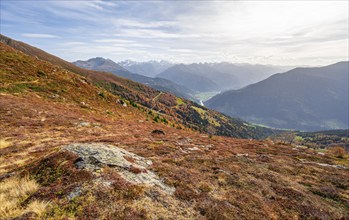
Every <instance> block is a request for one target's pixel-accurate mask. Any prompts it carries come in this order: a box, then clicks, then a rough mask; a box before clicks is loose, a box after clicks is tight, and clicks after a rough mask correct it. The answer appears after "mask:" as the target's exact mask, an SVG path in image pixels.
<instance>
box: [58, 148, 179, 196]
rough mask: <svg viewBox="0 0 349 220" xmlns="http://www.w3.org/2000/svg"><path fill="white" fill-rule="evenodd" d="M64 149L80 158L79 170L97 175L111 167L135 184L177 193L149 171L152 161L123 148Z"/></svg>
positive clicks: (77, 163) (78, 160)
mask: <svg viewBox="0 0 349 220" xmlns="http://www.w3.org/2000/svg"><path fill="white" fill-rule="evenodd" d="M64 149H65V150H67V151H70V152H72V153H75V154H77V155H78V156H79V159H77V160H76V161H75V165H76V167H77V168H78V169H85V170H88V171H91V172H93V173H95V174H97V173H98V172H100V170H101V169H102V168H103V167H105V166H109V167H111V168H113V169H115V170H116V171H117V172H118V173H119V174H120V175H121V176H122V177H123V178H124V179H125V180H127V181H129V182H131V183H133V184H146V185H151V186H157V187H159V188H161V189H162V190H164V191H165V192H167V193H169V194H173V193H174V191H175V189H174V188H173V187H170V186H167V185H166V184H165V183H164V182H163V181H162V179H161V178H160V177H159V176H158V175H156V174H155V173H154V172H152V171H150V170H148V167H149V166H150V165H152V164H153V163H152V161H151V160H149V159H146V158H144V157H141V156H138V155H136V154H133V153H131V152H129V151H126V150H124V149H122V148H119V147H116V146H113V145H107V144H103V143H74V144H69V145H67V146H65V147H64ZM135 171H137V172H135Z"/></svg>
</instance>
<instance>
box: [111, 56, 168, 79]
mask: <svg viewBox="0 0 349 220" xmlns="http://www.w3.org/2000/svg"><path fill="white" fill-rule="evenodd" d="M117 64H119V65H120V66H122V67H124V68H125V69H127V70H128V71H130V72H132V73H138V74H141V75H144V76H148V77H155V76H156V75H157V74H159V73H161V72H162V71H164V70H166V69H168V68H169V67H171V66H173V65H174V64H173V63H170V62H167V61H165V60H161V61H155V60H151V61H147V62H136V61H132V60H124V61H121V62H118V63H117Z"/></svg>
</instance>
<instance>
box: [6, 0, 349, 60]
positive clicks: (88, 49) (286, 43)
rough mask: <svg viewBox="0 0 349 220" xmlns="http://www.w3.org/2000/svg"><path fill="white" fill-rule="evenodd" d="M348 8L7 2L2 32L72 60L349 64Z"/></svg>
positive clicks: (341, 4)
mask: <svg viewBox="0 0 349 220" xmlns="http://www.w3.org/2000/svg"><path fill="white" fill-rule="evenodd" d="M348 7H349V6H348V1H331V2H330V1H279V2H277V1H253V2H251V1H222V2H216V1H203V2H200V4H198V2H197V1H180V2H177V1H146V2H141V1H106V0H91V1H31V0H27V1H11V2H10V1H2V2H1V15H2V16H1V18H2V22H1V29H2V33H3V34H5V35H9V36H10V37H13V38H16V39H19V40H23V41H27V42H29V43H32V44H34V45H35V46H38V47H42V48H44V49H48V50H49V51H50V52H52V53H56V54H57V55H59V56H62V57H63V58H65V59H68V60H71V61H73V60H77V59H83V58H89V56H91V57H95V56H104V57H109V58H111V59H113V60H122V59H135V60H139V61H144V60H145V59H171V60H172V61H177V62H200V61H231V62H252V63H272V64H283V65H304V64H307V65H317V64H320V62H323V63H324V64H328V63H330V62H332V61H333V60H334V59H339V60H340V59H346V60H347V59H348V55H347V48H348V46H349V45H348V37H349V32H348V29H349V24H348V10H347V8H348ZM14 27H16V28H14ZM326 60H327V61H326Z"/></svg>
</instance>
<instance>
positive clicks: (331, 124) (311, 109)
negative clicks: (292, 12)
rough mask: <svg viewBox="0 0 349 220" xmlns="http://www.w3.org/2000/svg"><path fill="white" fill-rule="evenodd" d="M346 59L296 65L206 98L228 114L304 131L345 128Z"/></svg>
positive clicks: (209, 102) (346, 109)
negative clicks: (326, 64) (321, 63)
mask: <svg viewBox="0 0 349 220" xmlns="http://www.w3.org/2000/svg"><path fill="white" fill-rule="evenodd" d="M348 74H349V72H348V62H340V63H336V64H333V65H329V66H325V67H319V68H296V69H293V70H291V71H288V72H286V73H283V74H276V75H273V76H271V77H269V78H268V79H266V80H263V81H261V82H259V83H256V84H253V85H250V86H247V87H245V88H242V89H240V90H232V91H227V92H224V93H222V94H219V95H217V96H215V97H213V98H211V99H210V100H208V101H207V102H205V105H207V106H208V107H209V108H212V109H215V110H217V111H220V112H223V113H225V114H227V115H230V116H232V117H240V118H242V119H244V120H247V121H249V122H253V123H257V124H264V125H268V126H272V127H276V128H288V129H300V130H306V131H314V130H326V129H327V130H329V129H342V128H344V129H347V128H348V99H349V97H348Z"/></svg>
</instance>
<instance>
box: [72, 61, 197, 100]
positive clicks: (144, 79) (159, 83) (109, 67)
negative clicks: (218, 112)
mask: <svg viewBox="0 0 349 220" xmlns="http://www.w3.org/2000/svg"><path fill="white" fill-rule="evenodd" d="M127 63H128V64H130V62H127ZM154 63H156V62H152V63H147V64H144V65H146V66H148V67H149V66H153V64H154ZM73 64H74V65H76V66H78V67H81V68H85V69H89V70H97V71H105V72H110V73H113V74H115V75H117V76H121V77H125V78H127V79H130V80H133V81H135V82H139V83H142V84H145V85H148V86H150V87H152V88H154V89H157V90H160V91H163V92H171V93H173V94H174V95H177V96H179V97H182V98H186V99H189V100H192V101H196V102H198V100H197V99H196V98H194V96H193V95H192V94H193V93H194V92H193V91H191V90H190V89H188V88H186V87H184V86H182V85H178V84H176V83H173V82H172V81H170V80H167V79H163V78H158V77H155V78H152V77H148V76H146V75H142V74H137V73H134V72H130V71H129V70H127V69H126V68H127V67H130V66H134V65H131V64H130V65H126V62H125V63H123V64H124V65H125V67H126V68H124V67H123V66H121V65H120V64H118V63H115V62H114V61H112V60H110V59H105V58H102V57H96V58H91V59H89V60H86V61H82V60H78V61H75V62H73ZM159 65H160V64H159ZM131 69H134V70H135V71H137V68H131ZM143 73H144V72H143Z"/></svg>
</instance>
